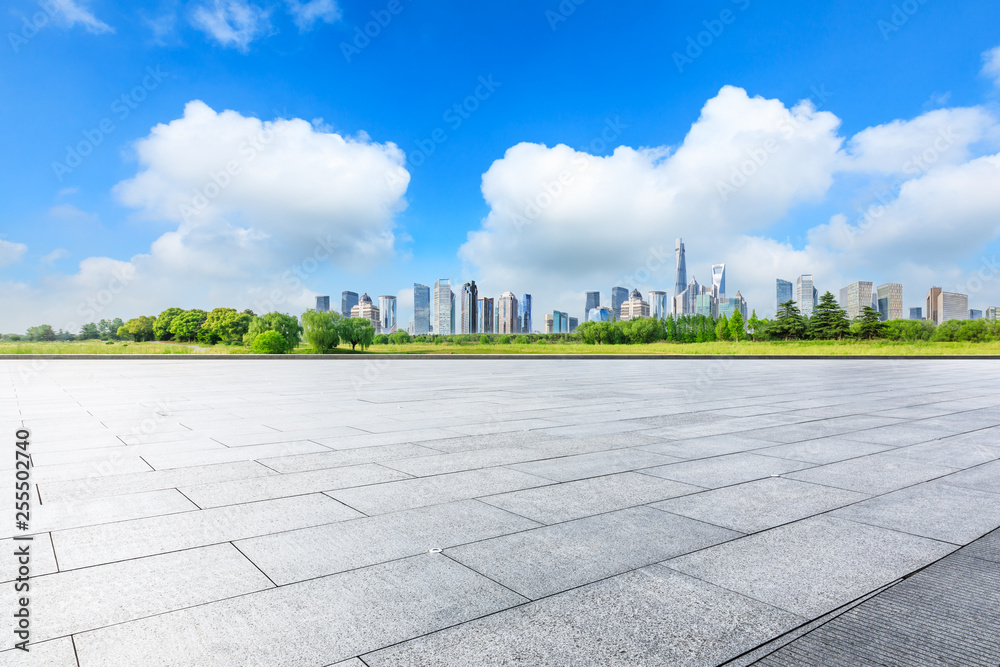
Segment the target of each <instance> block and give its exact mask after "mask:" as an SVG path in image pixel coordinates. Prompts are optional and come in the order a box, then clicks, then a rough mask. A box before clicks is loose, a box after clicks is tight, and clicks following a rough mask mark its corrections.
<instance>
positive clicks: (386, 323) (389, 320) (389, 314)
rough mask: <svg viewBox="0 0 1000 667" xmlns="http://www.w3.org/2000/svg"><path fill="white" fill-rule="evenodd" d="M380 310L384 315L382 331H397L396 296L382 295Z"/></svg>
mask: <svg viewBox="0 0 1000 667" xmlns="http://www.w3.org/2000/svg"><path fill="white" fill-rule="evenodd" d="M378 311H379V313H381V315H382V333H385V334H391V333H395V332H396V297H394V296H390V295H382V296H380V297H379V298H378Z"/></svg>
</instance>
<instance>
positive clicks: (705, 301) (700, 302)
mask: <svg viewBox="0 0 1000 667" xmlns="http://www.w3.org/2000/svg"><path fill="white" fill-rule="evenodd" d="M693 314H694V315H703V316H705V317H712V318H715V317H718V316H719V301H718V300H717V299H716V298H715V297H714V296H713V295H712V293H711V292H708V291H706V292H704V293H702V294H699V295H697V296H696V297H695V298H694V313H693Z"/></svg>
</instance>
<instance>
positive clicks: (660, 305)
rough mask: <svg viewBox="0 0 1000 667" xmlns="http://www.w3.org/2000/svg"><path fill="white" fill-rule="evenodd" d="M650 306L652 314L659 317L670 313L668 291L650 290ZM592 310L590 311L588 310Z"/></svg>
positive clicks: (661, 317)
mask: <svg viewBox="0 0 1000 667" xmlns="http://www.w3.org/2000/svg"><path fill="white" fill-rule="evenodd" d="M649 308H650V311H651V312H650V314H651V315H652V316H653V317H655V318H657V319H661V320H662V319H663V318H665V317H666V316H667V315H669V314H670V310H669V309H668V308H667V293H666V292H660V291H657V290H653V291H650V292H649ZM588 312H590V311H588Z"/></svg>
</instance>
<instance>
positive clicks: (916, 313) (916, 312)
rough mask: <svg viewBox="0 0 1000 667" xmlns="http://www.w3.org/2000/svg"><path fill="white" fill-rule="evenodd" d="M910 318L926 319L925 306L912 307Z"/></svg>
mask: <svg viewBox="0 0 1000 667" xmlns="http://www.w3.org/2000/svg"><path fill="white" fill-rule="evenodd" d="M910 319H911V320H922V319H924V314H923V308H921V307H920V306H917V307H916V308H910Z"/></svg>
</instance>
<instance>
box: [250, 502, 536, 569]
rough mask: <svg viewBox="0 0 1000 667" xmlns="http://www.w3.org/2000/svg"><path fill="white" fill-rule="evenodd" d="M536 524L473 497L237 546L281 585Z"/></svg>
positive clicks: (489, 536)
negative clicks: (472, 498)
mask: <svg viewBox="0 0 1000 667" xmlns="http://www.w3.org/2000/svg"><path fill="white" fill-rule="evenodd" d="M537 526H538V524H537V523H535V522H534V521H529V520H528V519H525V518H523V517H519V516H516V515H514V514H511V513H509V512H505V511H503V510H500V509H497V508H495V507H491V506H489V505H485V504H483V503H480V502H477V501H474V500H469V501H461V502H455V503H448V504H445V505H435V506H433V507H426V508H419V509H415V510H408V511H405V512H395V513H392V514H383V515H380V516H375V517H370V518H368V517H366V518H361V519H357V520H354V521H345V522H342V523H337V524H330V525H324V526H316V527H314V528H307V529H304V530H297V531H293V532H290V533H281V534H280V535H269V536H265V537H259V538H254V539H248V540H242V541H239V542H237V543H236V545H237V546H238V547H239V548H240V550H241V551H242V552H243V553H244V554H246V555H247V557H248V558H249V559H250V560H252V561H253V562H254V563H255V564H256V565H257V566H258V567H259V568H260V569H261V570H262V571H263V572H265V573H266V574H267V575H268V576H269V577H270V578H271V579H272V580H273V581H274V582H275V583H277V584H279V585H282V584H287V583H291V582H295V581H303V580H305V579H311V578H313V577H321V576H326V575H330V574H336V573H338V572H344V571H347V570H352V569H356V568H359V567H366V566H369V565H374V564H376V563H383V562H386V561H390V560H396V559H398V558H405V557H408V556H415V555H417V554H420V553H426V552H427V551H428V550H430V549H443V548H445V547H450V546H455V545H459V544H465V543H468V542H475V541H478V540H484V539H488V538H491V537H496V536H498V535H506V534H508V533H514V532H518V531H522V530H528V529H530V528H535V527H537Z"/></svg>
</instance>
